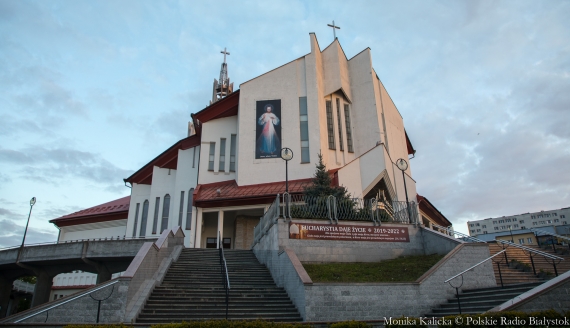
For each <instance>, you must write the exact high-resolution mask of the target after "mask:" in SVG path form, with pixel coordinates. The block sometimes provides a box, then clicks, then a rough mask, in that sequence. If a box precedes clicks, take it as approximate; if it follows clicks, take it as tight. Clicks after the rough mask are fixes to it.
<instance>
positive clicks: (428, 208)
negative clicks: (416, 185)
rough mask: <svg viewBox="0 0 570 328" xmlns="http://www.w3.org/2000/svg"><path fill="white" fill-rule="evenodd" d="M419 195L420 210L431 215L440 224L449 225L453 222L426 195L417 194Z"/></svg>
mask: <svg viewBox="0 0 570 328" xmlns="http://www.w3.org/2000/svg"><path fill="white" fill-rule="evenodd" d="M416 195H417V197H418V206H419V207H420V210H421V211H422V212H424V213H426V214H427V215H429V216H430V217H431V218H432V219H433V220H434V221H436V222H437V224H438V225H440V226H444V227H448V226H450V225H452V223H451V222H449V220H448V219H447V218H446V217H445V216H444V215H443V214H441V212H440V211H439V210H438V209H437V208H436V207H435V206H434V205H433V204H432V203H431V202H430V201H429V200H428V199H427V198H425V197H424V196H421V195H420V194H416Z"/></svg>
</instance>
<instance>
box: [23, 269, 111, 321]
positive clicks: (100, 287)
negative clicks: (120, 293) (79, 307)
mask: <svg viewBox="0 0 570 328" xmlns="http://www.w3.org/2000/svg"><path fill="white" fill-rule="evenodd" d="M118 282H119V280H118V279H116V280H114V281H110V282H109V283H104V284H103V285H102V286H99V287H95V289H93V290H91V291H89V292H87V291H86V292H85V293H81V294H79V295H76V296H74V297H72V298H70V299H68V300H65V301H63V302H61V303H58V304H55V305H52V306H50V307H48V308H45V309H43V310H40V311H38V312H34V313H33V314H30V315H27V316H25V317H23V318H20V319H18V320H16V321H14V323H18V322H21V321H24V320H26V319H29V318H31V317H35V316H36V315H38V314H40V313H44V312H46V311H49V310H51V309H55V308H56V307H58V306H61V305H63V304H66V303H69V302H71V301H74V300H76V299H78V298H80V297H83V296H85V295H90V294H91V293H94V292H96V291H98V290H101V289H103V288H105V287H109V286H111V285H114V284H116V283H118Z"/></svg>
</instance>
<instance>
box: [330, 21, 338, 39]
mask: <svg viewBox="0 0 570 328" xmlns="http://www.w3.org/2000/svg"><path fill="white" fill-rule="evenodd" d="M327 26H330V27H332V29H333V36H334V39H335V40H336V30H340V26H336V25H334V21H333V23H332V25H331V24H327Z"/></svg>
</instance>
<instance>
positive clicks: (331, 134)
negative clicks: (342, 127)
mask: <svg viewBox="0 0 570 328" xmlns="http://www.w3.org/2000/svg"><path fill="white" fill-rule="evenodd" d="M327 131H328V137H329V149H336V146H335V144H334V122H333V113H332V102H331V101H330V100H327Z"/></svg>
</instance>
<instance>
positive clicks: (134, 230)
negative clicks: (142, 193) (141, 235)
mask: <svg viewBox="0 0 570 328" xmlns="http://www.w3.org/2000/svg"><path fill="white" fill-rule="evenodd" d="M140 206H141V203H137V208H136V210H135V224H134V225H133V237H136V236H137V222H138V220H139V207H140Z"/></svg>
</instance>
